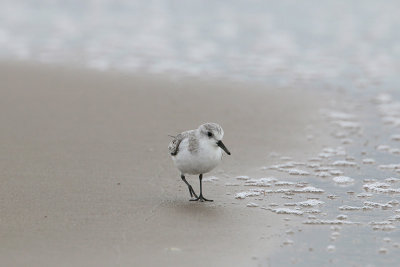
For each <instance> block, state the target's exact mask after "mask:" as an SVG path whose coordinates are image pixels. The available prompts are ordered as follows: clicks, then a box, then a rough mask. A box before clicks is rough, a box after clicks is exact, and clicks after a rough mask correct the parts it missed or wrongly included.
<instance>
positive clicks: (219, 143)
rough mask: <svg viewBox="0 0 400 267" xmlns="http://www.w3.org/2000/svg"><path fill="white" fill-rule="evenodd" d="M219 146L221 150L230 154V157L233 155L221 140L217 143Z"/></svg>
mask: <svg viewBox="0 0 400 267" xmlns="http://www.w3.org/2000/svg"><path fill="white" fill-rule="evenodd" d="M217 145H218V146H219V147H220V148H222V149H223V150H224V151H225V152H226V154H228V155H230V154H231V152H229V150H228V149H227V148H226V147H225V145H224V143H222V141H221V140H219V141H218V142H217Z"/></svg>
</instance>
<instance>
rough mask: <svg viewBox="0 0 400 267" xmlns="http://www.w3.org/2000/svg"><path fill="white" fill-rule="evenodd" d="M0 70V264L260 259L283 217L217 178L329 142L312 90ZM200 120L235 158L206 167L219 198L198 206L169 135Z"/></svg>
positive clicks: (211, 192)
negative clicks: (214, 127)
mask: <svg viewBox="0 0 400 267" xmlns="http://www.w3.org/2000/svg"><path fill="white" fill-rule="evenodd" d="M0 80H1V81H2V82H1V85H0V96H1V97H0V125H2V130H1V131H0V140H1V154H0V156H1V160H0V164H1V167H0V177H1V186H0V198H1V201H0V218H1V220H0V237H1V242H0V264H1V265H4V266H27V265H29V266H45V265H47V266H50V265H57V266H128V265H130V266H162V265H163V266H188V265H191V266H223V265H224V266H256V265H258V264H261V265H268V262H269V260H268V259H269V257H270V256H271V255H272V254H273V253H274V252H275V251H276V250H277V249H278V248H279V246H280V244H281V238H280V237H279V236H280V234H281V233H282V231H283V230H284V226H283V224H284V220H283V218H284V217H282V216H280V215H277V214H274V213H271V212H267V211H266V212H260V210H259V209H257V210H255V209H251V208H247V207H246V206H245V205H243V204H238V200H235V198H234V193H235V191H236V189H235V187H228V186H225V183H235V182H237V180H236V179H235V177H236V176H237V175H252V174H256V173H259V170H260V168H261V167H262V166H264V165H268V164H272V159H271V157H270V156H269V155H270V153H271V152H277V153H279V154H280V155H285V154H290V155H291V156H296V158H297V159H306V158H308V157H310V156H311V155H315V154H316V153H318V152H319V151H321V149H322V144H325V145H326V144H329V137H326V136H323V135H321V136H318V135H317V136H315V138H313V142H309V140H307V138H306V136H307V135H308V134H309V130H308V129H310V127H312V128H314V129H315V128H317V129H319V130H321V128H320V127H319V125H321V121H322V118H321V117H320V116H318V110H320V108H322V107H323V106H324V105H325V104H326V103H327V102H328V99H329V98H328V97H326V96H322V95H317V94H315V92H311V91H304V90H300V89H296V90H293V89H284V88H279V89H277V88H265V86H262V85H257V84H251V83H238V82H235V83H234V82H219V81H215V80H201V79H198V78H184V79H176V78H168V77H160V76H151V75H138V74H136V75H128V74H121V73H113V72H107V73H106V72H91V71H86V70H78V69H69V68H62V67H55V66H42V65H24V64H14V63H3V64H1V65H0ZM208 121H210V122H218V123H219V124H221V125H222V127H223V128H224V131H225V137H224V143H225V144H226V146H227V147H228V148H229V149H230V151H231V152H232V156H226V157H224V159H223V162H222V164H221V165H220V166H219V167H218V168H216V169H215V170H214V171H213V172H212V173H210V174H208V175H206V177H209V176H216V177H218V178H219V180H217V181H216V182H206V183H204V192H205V193H204V194H205V197H207V198H210V199H214V201H215V202H213V203H193V202H189V201H188V200H189V193H188V191H187V188H186V186H185V185H184V183H183V182H182V181H181V180H180V178H179V173H178V171H177V170H176V169H175V168H174V166H173V164H172V161H171V159H170V157H169V155H168V152H167V146H168V143H169V141H170V138H169V137H168V134H172V135H173V134H176V133H178V132H181V131H183V130H187V129H193V128H196V127H197V126H198V125H199V124H201V123H203V122H208ZM260 177H261V176H260ZM260 177H258V178H260ZM188 181H189V182H190V183H191V184H192V185H193V186H194V189H195V191H196V192H198V190H199V189H198V179H197V177H193V176H192V177H189V178H188ZM227 193H228V194H227ZM241 203H243V202H241Z"/></svg>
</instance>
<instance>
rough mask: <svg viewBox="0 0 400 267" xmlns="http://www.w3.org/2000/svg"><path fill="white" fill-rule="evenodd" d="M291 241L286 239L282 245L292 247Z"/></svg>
mask: <svg viewBox="0 0 400 267" xmlns="http://www.w3.org/2000/svg"><path fill="white" fill-rule="evenodd" d="M293 243H294V242H293V240H290V239H286V240H285V241H283V244H284V245H285V246H288V245H293Z"/></svg>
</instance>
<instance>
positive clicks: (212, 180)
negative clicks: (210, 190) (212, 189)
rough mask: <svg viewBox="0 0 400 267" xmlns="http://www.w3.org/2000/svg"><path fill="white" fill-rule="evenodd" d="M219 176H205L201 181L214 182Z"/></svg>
mask: <svg viewBox="0 0 400 267" xmlns="http://www.w3.org/2000/svg"><path fill="white" fill-rule="evenodd" d="M218 180H219V178H218V177H215V176H210V177H205V178H203V182H216V181H218Z"/></svg>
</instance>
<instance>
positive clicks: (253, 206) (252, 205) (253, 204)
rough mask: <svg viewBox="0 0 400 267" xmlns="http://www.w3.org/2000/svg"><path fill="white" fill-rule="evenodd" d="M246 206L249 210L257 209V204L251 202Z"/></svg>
mask: <svg viewBox="0 0 400 267" xmlns="http://www.w3.org/2000/svg"><path fill="white" fill-rule="evenodd" d="M246 206H247V207H250V208H255V207H258V204H256V203H253V202H250V203H248V204H247V205H246Z"/></svg>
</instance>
